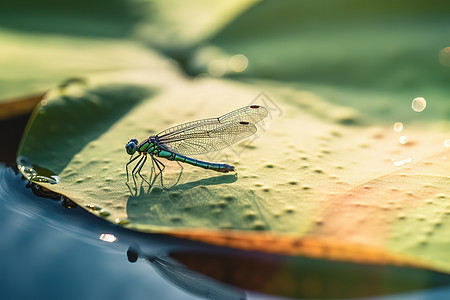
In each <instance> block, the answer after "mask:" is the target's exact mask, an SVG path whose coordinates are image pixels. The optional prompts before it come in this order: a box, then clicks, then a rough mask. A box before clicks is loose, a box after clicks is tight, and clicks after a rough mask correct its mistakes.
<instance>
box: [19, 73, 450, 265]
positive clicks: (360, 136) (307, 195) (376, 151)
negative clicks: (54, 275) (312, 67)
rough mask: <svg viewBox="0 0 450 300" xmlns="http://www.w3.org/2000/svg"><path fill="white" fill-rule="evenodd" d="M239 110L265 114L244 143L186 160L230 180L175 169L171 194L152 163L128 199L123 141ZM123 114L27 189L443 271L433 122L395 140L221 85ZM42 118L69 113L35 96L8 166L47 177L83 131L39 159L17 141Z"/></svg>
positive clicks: (185, 224)
mask: <svg viewBox="0 0 450 300" xmlns="http://www.w3.org/2000/svg"><path fill="white" fill-rule="evenodd" d="M151 76H155V75H148V76H147V77H145V78H146V79H148V80H151V78H152V77H151ZM159 80H160V81H161V78H159ZM116 89H117V87H116ZM104 90H105V91H107V90H108V86H105V88H104ZM89 91H90V90H89V89H88V90H87V92H85V93H84V94H83V95H82V96H80V97H79V98H77V99H78V100H77V101H79V102H83V101H88V102H89V103H91V102H92V103H94V104H95V105H100V107H101V105H103V104H102V103H103V102H102V100H101V98H102V97H103V96H101V95H100V96H99V94H96V97H97V98H98V99H97V100H96V101H93V100H92V99H91V98H92V97H93V95H92V93H90V92H89ZM262 91H263V92H264V93H261V92H262ZM114 92H115V94H117V93H118V91H117V90H115V91H114ZM127 93H128V92H127ZM127 93H124V95H127ZM89 99H90V100H89ZM117 101H119V100H117ZM72 102H73V100H72ZM251 103H256V104H260V105H264V106H265V107H266V108H267V109H268V110H269V115H268V117H267V118H266V119H265V122H264V124H258V133H257V135H256V136H254V137H253V138H251V139H249V140H246V141H244V142H241V143H239V144H237V145H234V146H232V147H230V148H229V149H226V150H225V151H221V152H219V153H212V154H208V155H203V156H198V157H196V158H200V159H204V160H208V161H218V162H226V163H229V164H232V165H234V166H235V167H236V170H237V172H236V174H233V173H232V174H220V173H216V172H214V171H211V170H205V169H201V168H198V167H194V166H190V165H186V164H184V165H183V170H182V173H181V178H180V180H179V182H178V183H176V181H177V178H178V177H179V174H180V171H181V169H180V167H179V166H178V165H177V164H176V163H173V162H168V161H166V160H164V159H161V161H162V162H163V163H164V164H165V165H166V168H165V170H164V175H163V179H164V186H165V187H166V188H162V187H161V181H160V177H157V178H156V180H155V182H154V184H153V186H151V187H150V186H149V185H148V184H146V183H145V182H142V180H141V179H140V178H139V177H138V180H137V189H135V186H134V183H133V181H131V182H129V183H128V186H127V185H126V177H127V176H126V171H125V164H126V163H127V162H128V160H129V156H128V155H127V154H126V152H125V149H124V146H125V144H126V143H127V142H128V141H129V139H131V138H137V139H138V140H139V141H140V142H141V141H142V140H143V139H145V138H147V137H148V136H149V135H152V134H157V133H158V132H160V131H162V130H164V129H166V128H168V127H170V126H173V125H176V124H180V123H184V122H187V121H191V120H196V119H202V118H209V117H218V116H220V115H222V114H225V113H227V112H230V111H232V110H234V109H237V108H239V107H242V106H245V105H248V104H251ZM129 106H130V107H129V108H127V109H129V110H127V111H124V113H123V114H122V115H121V116H120V117H117V116H116V119H115V120H114V122H111V125H110V126H106V127H101V126H99V124H97V123H98V122H99V120H100V121H101V120H102V118H103V117H102V116H100V117H98V120H97V119H96V118H95V117H93V118H92V119H89V116H88V115H86V116H85V119H84V121H83V122H84V123H89V122H91V123H92V124H90V126H89V128H88V130H89V131H90V132H92V131H97V134H96V135H95V137H92V138H91V139H90V140H89V141H88V142H86V143H85V145H83V146H82V147H80V149H79V151H76V153H74V155H73V156H71V157H69V158H68V161H67V162H64V163H61V164H60V165H61V168H60V172H55V173H57V174H58V175H59V178H60V183H59V184H55V185H51V184H48V183H41V184H42V185H43V186H45V187H47V188H49V189H51V190H53V191H55V192H58V193H61V194H63V195H65V196H67V197H69V198H70V199H72V200H73V201H75V202H77V203H78V204H80V205H82V206H83V207H86V208H87V209H91V211H92V212H94V213H96V214H98V215H100V216H102V217H104V218H105V219H107V220H109V221H111V222H115V223H117V224H119V225H121V226H124V227H127V228H130V229H134V230H138V231H143V232H152V233H167V234H171V235H175V236H178V237H183V238H189V239H193V240H198V241H202V242H206V243H211V244H215V245H222V246H228V247H232V248H239V249H245V250H257V251H264V252H269V253H276V254H287V255H302V256H305V257H312V258H323V259H332V260H339V261H348V262H358V263H368V264H393V265H402V266H415V267H420V268H429V269H433V270H438V271H441V272H449V271H450V256H449V254H448V251H446V249H447V248H448V246H449V245H450V239H449V235H448V234H447V235H446V234H445V232H447V233H448V231H449V226H450V223H449V222H450V221H449V218H448V215H449V212H450V204H449V203H448V196H450V193H449V184H448V183H449V179H448V177H447V175H446V170H448V169H449V168H448V160H447V159H446V158H447V157H448V159H450V153H448V152H449V151H447V150H446V148H445V146H444V144H443V141H444V140H445V138H446V136H445V133H444V132H443V128H440V127H439V126H438V125H436V124H429V125H428V124H427V125H423V124H422V125H420V126H419V124H405V129H404V132H402V133H399V132H394V130H393V128H392V125H393V123H392V124H385V123H382V124H381V125H377V126H373V125H370V124H367V122H366V118H365V117H364V116H363V115H360V114H359V113H358V112H357V111H355V110H353V109H351V108H349V107H343V106H337V105H335V104H331V103H330V102H329V101H328V100H327V99H324V98H321V97H319V96H317V95H316V94H314V93H312V92H309V91H301V90H289V92H286V89H283V88H280V86H272V85H270V84H267V85H264V86H263V85H251V84H240V83H236V82H234V81H226V80H223V79H222V80H212V79H196V80H194V81H185V80H181V79H180V80H179V82H177V84H176V85H175V86H173V87H166V89H164V90H162V91H159V92H158V93H157V94H153V95H150V96H148V97H147V98H146V99H144V100H142V101H139V102H133V103H132V104H130V105H129ZM51 107H59V108H58V109H57V110H55V111H57V113H58V114H59V115H63V116H64V120H65V121H66V122H70V120H71V118H72V117H73V118H74V119H76V116H72V115H73V114H76V109H77V108H76V106H75V107H74V106H70V105H68V103H67V97H55V98H51V99H48V101H47V106H46V107H41V108H40V110H42V111H45V110H47V113H41V114H42V117H40V112H39V110H38V111H37V112H36V118H35V120H34V121H33V122H32V123H31V124H30V130H29V132H28V136H25V138H24V141H23V145H22V149H21V150H20V151H19V155H24V156H27V157H30V159H31V161H32V162H33V163H35V164H37V165H38V166H40V167H44V168H46V169H49V170H55V169H52V165H51V164H52V163H53V162H56V161H57V160H58V156H59V155H60V154H59V153H61V151H62V149H64V147H65V145H64V143H66V142H67V143H68V145H67V147H69V146H70V144H72V145H73V144H76V143H77V139H78V137H77V135H76V132H77V129H78V130H79V131H81V133H82V134H83V127H82V126H81V125H80V127H79V128H77V127H76V125H75V128H72V129H71V130H72V134H73V140H70V139H68V140H67V141H64V140H59V142H58V143H59V145H60V147H59V149H58V147H53V148H52V149H51V150H50V149H48V151H47V153H46V154H45V155H40V154H39V153H40V151H41V150H37V149H35V148H34V146H33V145H34V144H33V143H30V138H32V136H33V125H34V123H36V122H37V123H36V124H38V123H39V118H44V119H45V118H48V119H47V122H50V120H51V115H52V112H51ZM54 113H56V112H54ZM78 118H79V116H78ZM44 119H41V120H43V121H42V124H45V122H44ZM394 121H396V120H394ZM96 122H97V123H96ZM363 123H365V125H358V124H363ZM36 126H37V125H36ZM38 127H39V126H38ZM54 127H55V128H54V129H53V130H55V132H53V133H52V132H51V130H52V129H51V128H53V127H50V129H48V130H49V132H47V134H46V136H47V138H48V139H49V141H48V144H49V145H51V142H52V140H51V139H52V134H53V136H54V137H55V136H59V135H60V134H61V135H62V136H64V135H65V133H64V132H59V131H61V130H63V131H64V130H65V129H61V128H62V127H58V126H57V125H55V126H54ZM402 135H407V137H408V141H407V142H406V143H404V144H401V143H400V142H399V138H400V137H401V136H402ZM43 140H45V138H44V139H40V141H41V142H43V143H44V144H45V143H46V142H45V141H43ZM44 156H45V159H41V158H42V157H44ZM151 165H152V164H151V161H150V160H148V161H147V163H146V165H145V167H144V169H143V171H142V174H143V176H144V177H145V178H147V179H148V176H149V173H150V169H151ZM133 166H134V165H132V166H131V168H133ZM129 171H131V169H130V170H129Z"/></svg>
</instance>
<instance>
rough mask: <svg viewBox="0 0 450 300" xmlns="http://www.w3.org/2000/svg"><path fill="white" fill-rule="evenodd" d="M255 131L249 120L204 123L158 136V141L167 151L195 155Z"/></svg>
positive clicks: (233, 141)
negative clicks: (169, 135) (166, 135)
mask: <svg viewBox="0 0 450 300" xmlns="http://www.w3.org/2000/svg"><path fill="white" fill-rule="evenodd" d="M255 133H256V126H255V125H254V124H251V123H249V122H244V121H242V122H238V123H218V122H217V123H206V124H203V125H201V126H196V127H195V128H191V129H190V130H186V131H183V132H179V133H178V134H176V135H175V136H171V137H170V138H167V137H165V138H164V137H163V138H158V142H159V145H160V146H161V147H163V148H166V149H167V150H169V151H172V152H176V153H179V154H183V155H195V154H203V153H208V152H213V151H218V150H220V149H223V148H226V147H228V146H230V145H232V144H234V143H236V142H238V141H240V140H242V139H245V138H247V137H249V136H251V135H253V134H255Z"/></svg>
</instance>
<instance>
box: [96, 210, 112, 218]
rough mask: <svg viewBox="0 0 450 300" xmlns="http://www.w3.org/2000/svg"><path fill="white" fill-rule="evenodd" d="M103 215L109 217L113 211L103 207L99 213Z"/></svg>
mask: <svg viewBox="0 0 450 300" xmlns="http://www.w3.org/2000/svg"><path fill="white" fill-rule="evenodd" d="M98 214H99V215H100V216H101V217H108V216H109V215H111V213H110V212H109V211H107V210H104V209H102V210H101V211H100V212H99V213H98Z"/></svg>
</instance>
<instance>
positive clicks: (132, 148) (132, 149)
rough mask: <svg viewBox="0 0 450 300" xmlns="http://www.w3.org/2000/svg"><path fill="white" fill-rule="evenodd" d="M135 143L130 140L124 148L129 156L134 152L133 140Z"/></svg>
mask: <svg viewBox="0 0 450 300" xmlns="http://www.w3.org/2000/svg"><path fill="white" fill-rule="evenodd" d="M135 141H136V143H134V141H133V140H131V141H130V142H129V143H128V144H127V145H126V146H125V149H126V150H127V153H128V154H130V155H133V154H134V153H135V152H136V144H137V140H135Z"/></svg>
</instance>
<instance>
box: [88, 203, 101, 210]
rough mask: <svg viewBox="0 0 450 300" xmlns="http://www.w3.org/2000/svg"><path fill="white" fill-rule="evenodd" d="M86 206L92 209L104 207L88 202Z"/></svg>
mask: <svg viewBox="0 0 450 300" xmlns="http://www.w3.org/2000/svg"><path fill="white" fill-rule="evenodd" d="M86 208H89V209H92V210H101V209H102V208H101V207H100V206H97V205H94V204H86Z"/></svg>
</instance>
